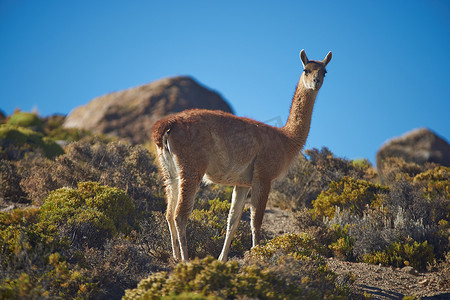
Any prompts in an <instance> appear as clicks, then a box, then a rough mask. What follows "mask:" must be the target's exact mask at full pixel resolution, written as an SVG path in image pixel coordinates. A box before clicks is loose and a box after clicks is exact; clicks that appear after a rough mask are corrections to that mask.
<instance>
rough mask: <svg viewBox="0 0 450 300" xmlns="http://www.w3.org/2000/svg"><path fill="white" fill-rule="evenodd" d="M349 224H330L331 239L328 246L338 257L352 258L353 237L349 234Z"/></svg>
mask: <svg viewBox="0 0 450 300" xmlns="http://www.w3.org/2000/svg"><path fill="white" fill-rule="evenodd" d="M349 228H350V225H348V224H347V225H345V226H344V227H341V226H340V225H339V224H333V225H332V226H331V229H330V230H331V232H332V239H331V241H330V243H329V245H328V248H330V250H331V251H332V252H333V254H334V256H336V257H338V258H340V259H346V260H352V259H353V244H354V239H353V238H352V237H350V235H349Z"/></svg>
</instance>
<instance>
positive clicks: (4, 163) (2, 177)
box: [0, 159, 28, 209]
mask: <svg viewBox="0 0 450 300" xmlns="http://www.w3.org/2000/svg"><path fill="white" fill-rule="evenodd" d="M20 179H21V178H20V176H19V174H18V172H17V167H16V166H15V165H14V164H13V163H12V162H10V161H8V160H5V159H0V209H1V208H2V207H3V206H7V205H8V204H9V203H19V202H24V203H26V202H28V199H26V197H25V193H24V192H23V190H22V188H21V187H20Z"/></svg>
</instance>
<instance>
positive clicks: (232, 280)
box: [123, 257, 337, 299]
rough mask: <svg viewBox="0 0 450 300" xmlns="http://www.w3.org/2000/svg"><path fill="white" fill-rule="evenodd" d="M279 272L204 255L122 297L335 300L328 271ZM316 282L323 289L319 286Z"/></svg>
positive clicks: (142, 283) (142, 284) (151, 277)
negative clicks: (296, 275) (290, 275)
mask: <svg viewBox="0 0 450 300" xmlns="http://www.w3.org/2000/svg"><path fill="white" fill-rule="evenodd" d="M291 266H292V263H291ZM297 267H298V266H297ZM298 269H300V268H298ZM283 271H284V270H283ZM283 271H280V270H275V269H270V268H262V267H258V266H255V265H250V266H239V264H238V263H237V262H235V261H232V262H227V263H222V262H219V261H217V260H214V259H213V258H211V257H207V258H205V259H203V260H198V259H196V260H193V261H191V262H188V263H181V264H178V265H177V266H176V267H175V268H174V270H173V271H172V272H171V273H167V272H160V273H156V274H153V275H152V276H150V277H149V278H147V279H144V280H142V281H141V282H140V283H139V284H138V287H137V288H136V289H134V290H127V291H126V293H125V296H124V298H123V299H162V298H163V297H164V296H169V295H170V296H175V297H176V296H177V295H186V293H188V295H192V294H195V295H199V297H204V298H202V299H205V298H207V297H213V299H214V298H216V297H217V298H220V299H236V298H252V299H293V298H295V299H322V298H324V297H328V298H330V299H333V298H334V299H337V295H336V294H335V293H336V291H335V289H334V286H333V285H332V283H333V280H334V277H332V276H329V275H330V273H329V272H327V271H325V270H323V269H321V270H320V271H315V272H314V271H312V270H309V272H308V273H307V274H304V276H303V280H300V281H297V282H295V283H292V282H290V281H289V280H288V279H286V278H285V277H284V276H283V274H282V273H283ZM305 273H306V272H305ZM308 275H311V277H308ZM327 276H328V277H327ZM320 284H322V286H321V287H327V288H323V289H319V288H318V286H319V285H320ZM330 286H331V288H330ZM333 296H334V297H333ZM196 297H197V296H196Z"/></svg>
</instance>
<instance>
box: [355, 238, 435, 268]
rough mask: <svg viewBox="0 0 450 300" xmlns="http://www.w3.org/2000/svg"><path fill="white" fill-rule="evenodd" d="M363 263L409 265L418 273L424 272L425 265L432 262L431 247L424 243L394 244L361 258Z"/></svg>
mask: <svg viewBox="0 0 450 300" xmlns="http://www.w3.org/2000/svg"><path fill="white" fill-rule="evenodd" d="M363 261H364V262H368V263H372V264H379V263H381V264H383V265H386V266H387V265H392V266H395V267H403V266H405V265H411V266H412V267H414V268H415V269H417V270H419V271H425V270H426V267H427V264H430V263H432V262H433V261H434V253H433V246H431V245H428V242H427V241H424V242H421V243H420V242H416V241H414V242H395V243H393V244H392V245H390V246H388V247H387V248H386V249H385V250H383V251H376V252H374V253H372V254H366V255H364V256H363Z"/></svg>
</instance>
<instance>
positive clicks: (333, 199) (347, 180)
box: [313, 177, 389, 218]
mask: <svg viewBox="0 0 450 300" xmlns="http://www.w3.org/2000/svg"><path fill="white" fill-rule="evenodd" d="M388 190H389V189H388V188H387V187H384V186H381V185H378V184H373V183H370V182H367V181H364V180H356V179H353V178H351V177H344V178H343V179H341V180H340V181H339V182H332V183H330V188H329V189H328V190H327V191H324V192H322V193H321V194H320V195H319V196H318V197H317V199H316V200H314V201H313V207H314V208H313V212H314V214H315V215H316V216H319V217H328V218H333V216H334V212H335V210H336V207H339V208H341V209H342V210H348V211H350V212H351V213H352V214H356V215H362V213H363V210H364V209H365V207H366V206H367V205H368V206H372V207H380V206H381V205H383V203H384V201H385V195H386V193H387V192H388Z"/></svg>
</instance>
